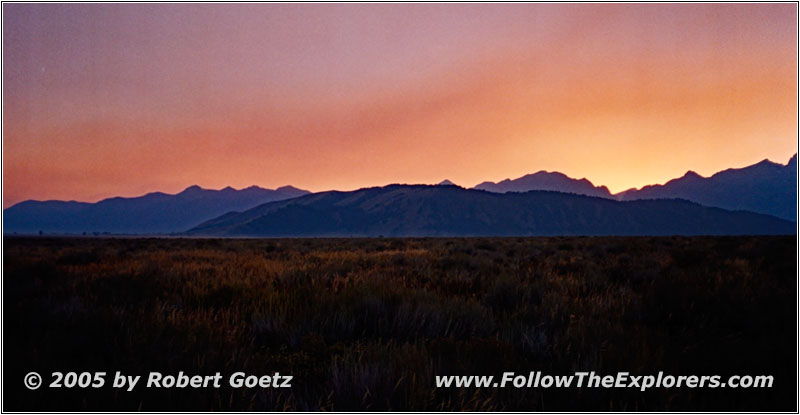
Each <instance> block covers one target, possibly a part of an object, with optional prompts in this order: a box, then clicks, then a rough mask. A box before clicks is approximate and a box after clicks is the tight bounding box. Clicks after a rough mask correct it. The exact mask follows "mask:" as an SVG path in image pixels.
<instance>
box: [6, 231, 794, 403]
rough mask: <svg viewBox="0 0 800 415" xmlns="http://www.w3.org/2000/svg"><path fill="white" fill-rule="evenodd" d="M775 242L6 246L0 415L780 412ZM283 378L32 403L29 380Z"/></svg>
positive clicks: (783, 343) (790, 261)
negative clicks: (62, 413)
mask: <svg viewBox="0 0 800 415" xmlns="http://www.w3.org/2000/svg"><path fill="white" fill-rule="evenodd" d="M795 252H796V244H795V238H794V237H793V236H792V237H692V238H684V237H663V238H498V239H492V238H475V239H472V238H466V239H455V238H454V239H296V240H283V239H281V240H278V239H275V240H215V239H205V240H204V239H92V238H84V239H79V238H75V239H68V238H27V239H26V238H9V237H6V238H4V249H3V259H4V265H3V277H4V278H3V312H4V313H3V319H4V322H3V323H4V327H3V377H4V379H3V380H4V385H3V398H4V404H3V406H4V407H3V409H4V410H6V411H8V410H128V411H130V410H144V411H148V410H151V411H152V410H184V411H187V410H198V411H203V410H233V411H238V410H338V411H346V410H395V411H400V410H412V411H413V410H428V411H430V410H442V411H451V410H477V411H480V410H518V411H534V410H551V411H556V410H596V411H605V410H622V411H628V410H630V411H633V410H639V411H644V410H649V411H658V410H673V411H681V410H716V411H726V410H783V411H794V410H795V409H796V408H795V405H796V390H797V387H796V386H797V385H796V381H797V380H796V377H795V376H796V365H797V361H796V357H795V356H796V350H797V344H796V334H797V333H796V327H797V321H796V317H795V315H796V303H795V302H796V291H797V290H796V288H797V286H796V284H797V281H796V270H795V264H796V257H795V255H796V254H795ZM181 370H182V371H185V372H187V373H189V374H213V373H215V372H222V374H223V376H227V375H229V374H231V373H233V372H236V371H243V372H247V373H249V374H258V375H261V374H272V373H274V372H276V371H277V372H280V373H281V374H291V375H293V376H294V380H293V381H292V386H293V387H292V388H291V389H263V388H260V389H259V388H256V389H233V388H230V387H227V386H226V385H225V382H223V387H222V388H220V389H183V390H181V389H145V388H142V387H140V388H137V389H135V390H134V391H132V392H125V391H120V390H116V389H113V388H110V387H108V386H107V387H104V388H100V389H88V390H87V389H49V388H47V387H46V386H47V385H45V387H43V388H41V389H39V390H36V391H29V390H27V389H25V388H24V386H23V382H22V380H23V377H24V375H25V374H26V373H27V372H30V371H37V372H39V373H41V374H43V375H45V376H44V377H45V383H46V384H47V383H49V373H50V372H53V371H63V372H70V371H74V372H83V371H106V372H110V373H112V377H113V372H114V371H122V372H124V373H126V374H136V375H145V374H146V373H147V372H149V371H161V372H166V373H170V374H177V372H178V371H181ZM531 370H535V371H542V372H544V373H548V374H559V375H563V374H572V373H573V372H575V371H579V370H580V371H595V372H598V373H600V374H615V373H616V372H617V371H628V372H631V373H632V374H637V375H639V374H641V375H649V374H657V373H658V372H659V371H663V372H665V373H666V374H672V375H723V376H727V375H732V374H739V375H772V376H774V379H775V380H774V385H773V387H772V388H769V389H721V388H720V389H707V388H698V389H687V388H680V389H677V388H671V389H666V388H659V389H655V388H654V389H651V390H648V391H646V392H640V391H638V390H632V389H587V388H581V389H578V388H569V389H528V388H522V389H515V388H504V389H495V388H485V389H476V388H462V389H456V388H452V389H444V388H442V389H437V388H435V387H434V377H435V375H480V374H486V375H494V376H500V375H501V374H502V373H503V372H505V371H514V372H517V373H527V372H528V371H531Z"/></svg>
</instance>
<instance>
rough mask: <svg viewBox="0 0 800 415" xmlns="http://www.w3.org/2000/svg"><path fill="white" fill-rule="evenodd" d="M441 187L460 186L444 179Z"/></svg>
mask: <svg viewBox="0 0 800 415" xmlns="http://www.w3.org/2000/svg"><path fill="white" fill-rule="evenodd" d="M439 186H458V185H457V184H455V183H453V182H451V181H450V180H447V179H444V180H442V181H441V182H439Z"/></svg>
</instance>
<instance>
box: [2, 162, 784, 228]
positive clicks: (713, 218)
mask: <svg viewBox="0 0 800 415" xmlns="http://www.w3.org/2000/svg"><path fill="white" fill-rule="evenodd" d="M796 200H797V155H795V156H793V157H792V158H791V159H790V160H789V162H788V163H787V164H786V165H782V164H778V163H773V162H770V161H768V160H764V161H762V162H760V163H757V164H754V165H752V166H748V167H744V168H738V169H728V170H725V171H721V172H719V173H716V174H714V175H712V176H711V177H702V176H700V175H698V174H696V173H694V172H691V171H690V172H687V173H686V174H685V175H684V176H683V177H680V178H678V179H674V180H670V181H669V182H667V183H665V184H658V185H652V186H645V187H643V188H641V189H630V190H627V191H624V192H621V193H618V194H611V193H610V192H609V190H608V188H606V187H605V186H595V185H594V184H592V182H590V181H589V180H587V179H580V180H577V179H573V178H570V177H568V176H566V175H564V174H562V173H559V172H546V171H539V172H537V173H534V174H529V175H526V176H523V177H520V178H517V179H514V180H511V179H506V180H503V181H500V182H498V183H494V182H483V183H481V184H479V185H477V186H475V188H473V189H465V188H462V187H459V186H457V185H455V184H454V183H453V182H451V181H449V180H444V181H442V182H441V183H439V185H436V186H425V185H390V186H386V187H377V188H368V189H360V190H357V191H353V192H336V191H331V192H321V193H314V194H310V192H308V191H306V190H301V189H297V188H294V187H291V186H285V187H280V188H278V189H274V190H270V189H263V188H260V187H257V186H251V187H248V188H246V189H241V190H235V189H233V188H230V187H226V188H224V189H221V190H209V189H203V188H201V187H199V186H190V187H188V188H186V189H185V190H184V191H182V192H180V193H177V194H165V193H161V192H155V193H148V194H146V195H143V196H139V197H131V198H124V197H115V198H110V199H105V200H102V201H100V202H97V203H85V202H74V201H70V202H64V201H32V200H29V201H25V202H21V203H18V204H16V205H14V206H11V207H9V208H7V209H5V210H4V211H3V232H4V233H5V234H10V233H23V234H31V233H37V232H44V233H57V234H67V233H70V234H76V233H77V234H80V233H90V234H91V233H112V234H185V235H219V236H322V235H329V236H333V235H362V236H377V235H387V236H388V235H396V236H399V235H417V236H423V235H427V236H433V235H551V234H552V235H555V234H564V235H572V234H586V235H606V234H619V235H640V234H653V235H661V234H674V233H679V234H697V233H709V234H719V233H731V234H737V233H786V232H789V231H791V232H794V226H791V227H788V228H787V226H786V225H787V224H789V223H792V222H793V221H796V209H797V204H796ZM701 205H702V206H701ZM711 208H722V209H711ZM733 211H735V212H733ZM745 211H747V212H745ZM755 214H761V215H755ZM753 215H755V216H753ZM764 215H771V217H768V216H764ZM777 218H781V219H783V220H778V219H777ZM701 219H702V220H701ZM737 221H738V222H737ZM776 221H777V222H776ZM790 228H791V229H790Z"/></svg>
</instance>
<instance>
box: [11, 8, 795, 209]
mask: <svg viewBox="0 0 800 415" xmlns="http://www.w3.org/2000/svg"><path fill="white" fill-rule="evenodd" d="M796 36H797V7H796V5H795V4H789V3H783V4H638V5H637V4H284V5H281V4H224V5H223V4H177V5H175V4H173V5H169V4H66V5H63V4H4V5H3V58H4V59H3V61H4V64H3V99H4V105H3V121H4V122H3V162H4V167H3V193H4V194H3V205H4V207H8V206H10V205H13V204H14V203H17V202H19V201H22V200H26V199H38V200H44V199H63V200H81V201H96V200H99V199H102V198H106V197H111V196H120V195H121V196H136V195H140V194H143V193H147V192H151V191H163V192H167V193H175V192H178V191H180V190H182V189H183V188H185V187H187V186H189V185H193V184H197V185H200V186H202V187H206V188H214V189H218V188H222V187H225V186H233V187H235V188H242V187H247V186H250V185H258V186H261V187H268V188H274V187H278V186H283V185H287V184H290V185H293V186H296V187H299V188H303V189H308V190H311V191H322V190H331V189H338V190H348V189H356V188H360V187H365V186H379V185H385V184H389V183H437V182H439V181H441V180H443V179H450V180H452V181H453V182H455V183H456V184H459V185H462V186H466V187H472V186H474V185H476V184H478V183H480V182H482V181H484V180H492V181H498V180H502V179H505V178H516V177H519V176H522V175H525V174H527V173H533V172H536V171H539V170H549V171H560V172H563V173H565V174H567V175H569V176H571V177H575V178H583V177H586V178H588V179H589V180H591V181H592V182H593V183H594V184H596V185H606V186H608V187H609V188H610V190H611V191H612V192H619V191H623V190H626V189H628V188H631V187H641V186H643V185H647V184H653V183H663V182H665V181H667V180H669V179H671V178H675V177H679V176H681V175H683V174H684V173H685V172H686V171H687V170H694V171H696V172H698V173H700V174H701V175H706V176H707V175H711V174H713V173H715V172H717V171H719V170H722V169H725V168H729V167H741V166H745V165H749V164H753V163H756V162H758V161H760V160H762V159H765V158H768V159H770V160H773V161H775V162H780V163H786V161H787V160H788V159H789V157H791V156H792V155H793V154H794V153H795V152H796V147H797V136H796V134H797V118H796V114H797V104H796V102H797V95H796V93H797V82H796V76H797V66H796V62H797V52H796V51H797V45H796Z"/></svg>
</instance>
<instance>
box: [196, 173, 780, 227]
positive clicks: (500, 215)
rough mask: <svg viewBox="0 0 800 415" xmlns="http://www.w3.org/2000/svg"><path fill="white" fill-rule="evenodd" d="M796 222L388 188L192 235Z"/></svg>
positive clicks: (285, 204) (301, 202)
mask: <svg viewBox="0 0 800 415" xmlns="http://www.w3.org/2000/svg"><path fill="white" fill-rule="evenodd" d="M794 229H795V224H794V223H793V222H790V221H787V220H783V219H779V218H776V217H774V216H769V215H762V214H758V213H752V212H743V211H729V210H725V209H720V208H712V207H705V206H701V205H699V204H697V203H694V202H689V201H686V200H679V199H667V200H636V201H628V202H621V201H617V200H611V199H606V198H599V197H591V196H584V195H576V194H570V193H561V192H552V191H530V192H525V193H517V192H509V193H492V192H487V191H483V190H476V189H465V188H462V187H458V186H439V185H436V186H429V185H389V186H385V187H373V188H366V189H360V190H356V191H351V192H338V191H330V192H321V193H314V194H310V195H306V196H301V197H298V198H294V199H289V200H283V201H279V202H271V203H266V204H263V205H261V206H257V207H255V208H252V209H249V210H246V211H244V212H231V213H228V214H225V215H222V216H220V217H218V218H216V219H212V220H210V221H207V222H205V223H203V224H200V225H199V226H197V227H195V228H193V229H191V230H189V231H188V232H187V233H186V234H187V235H191V236H225V237H230V236H233V237H311V236H315V237H334V236H336V237H339V236H366V237H377V236H395V237H400V236H539V235H675V234H680V235H716V234H730V235H736V234H791V233H793V232H794Z"/></svg>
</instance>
